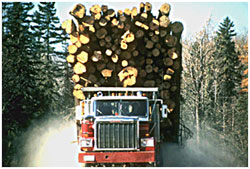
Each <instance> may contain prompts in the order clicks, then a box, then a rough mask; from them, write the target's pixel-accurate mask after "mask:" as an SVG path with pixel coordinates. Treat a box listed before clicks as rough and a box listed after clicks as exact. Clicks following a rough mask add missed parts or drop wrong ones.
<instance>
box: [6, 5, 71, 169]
mask: <svg viewBox="0 0 250 169" xmlns="http://www.w3.org/2000/svg"><path fill="white" fill-rule="evenodd" d="M66 39H67V36H66V35H65V34H64V32H63V30H62V29H61V27H60V23H59V18H58V17H57V15H56V9H55V3H54V2H41V3H39V4H38V9H37V10H34V4H33V3H26V2H25V3H21V2H14V3H12V2H5V3H2V42H3V44H2V131H3V132H2V147H3V149H2V157H3V159H2V165H3V166H13V165H14V166H16V165H17V164H16V163H17V162H15V161H13V156H14V154H15V152H16V151H17V150H18V146H19V145H16V144H15V139H16V138H18V136H20V135H21V134H22V133H23V132H24V131H26V130H27V128H28V127H29V125H30V124H31V122H32V120H33V119H39V118H40V119H42V118H43V117H45V116H46V115H54V116H56V115H58V114H60V115H62V114H63V115H66V114H68V111H67V109H68V108H70V107H72V106H73V105H74V100H73V96H72V94H71V90H72V84H71V82H70V78H71V73H70V69H69V68H68V64H67V63H66V55H67V52H66V48H67V44H66ZM58 48H59V49H58ZM60 48H62V49H65V50H61V49H60ZM65 103H67V104H65Z"/></svg>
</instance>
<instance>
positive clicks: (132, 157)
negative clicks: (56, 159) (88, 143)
mask: <svg viewBox="0 0 250 169" xmlns="http://www.w3.org/2000/svg"><path fill="white" fill-rule="evenodd" d="M78 161H79V162H80V163H146V162H155V152H154V151H139V152H83V153H79V154H78Z"/></svg>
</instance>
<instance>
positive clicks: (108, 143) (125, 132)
mask: <svg viewBox="0 0 250 169" xmlns="http://www.w3.org/2000/svg"><path fill="white" fill-rule="evenodd" d="M96 126H97V127H96V139H97V142H96V146H97V149H136V148H137V145H138V129H137V128H138V126H137V122H136V121H127V122H109V121H98V122H97V125H96Z"/></svg>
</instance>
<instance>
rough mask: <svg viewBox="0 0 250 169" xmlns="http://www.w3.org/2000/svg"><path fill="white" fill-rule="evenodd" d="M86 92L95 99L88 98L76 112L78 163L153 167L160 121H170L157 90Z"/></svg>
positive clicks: (111, 89)
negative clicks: (161, 119) (162, 119)
mask: <svg viewBox="0 0 250 169" xmlns="http://www.w3.org/2000/svg"><path fill="white" fill-rule="evenodd" d="M83 91H84V92H86V94H87V93H88V94H89V93H92V96H91V94H89V98H86V99H85V100H83V101H82V102H81V105H80V106H79V107H78V109H77V110H78V111H77V114H78V116H77V120H79V121H80V126H79V127H80V129H79V133H78V144H79V154H78V161H79V162H80V163H83V164H88V165H95V166H98V165H101V166H102V165H104V166H109V165H118V166H119V165H126V166H127V165H131V164H133V165H134V164H145V165H152V166H154V165H155V164H156V160H157V159H156V152H157V144H158V143H159V142H160V124H159V123H160V118H165V117H167V107H166V106H165V105H162V100H160V99H157V97H156V96H157V95H156V94H157V91H158V89H157V88H85V89H83ZM94 92H97V94H96V95H95V94H93V93H94ZM129 92H130V93H129ZM142 92H143V93H145V94H144V95H143V93H142ZM146 93H148V94H146ZM147 95H148V96H147ZM160 109H161V111H160ZM160 112H161V115H160ZM141 166H142V165H141Z"/></svg>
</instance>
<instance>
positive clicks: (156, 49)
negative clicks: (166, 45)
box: [152, 48, 160, 57]
mask: <svg viewBox="0 0 250 169" xmlns="http://www.w3.org/2000/svg"><path fill="white" fill-rule="evenodd" d="M152 55H153V56H154V57H157V56H159V55H160V50H159V49H158V48H154V49H153V50H152Z"/></svg>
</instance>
